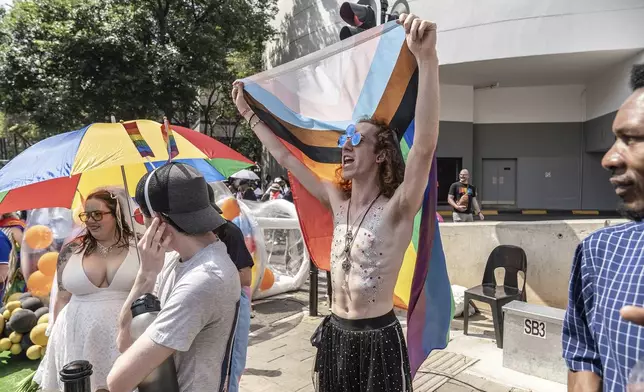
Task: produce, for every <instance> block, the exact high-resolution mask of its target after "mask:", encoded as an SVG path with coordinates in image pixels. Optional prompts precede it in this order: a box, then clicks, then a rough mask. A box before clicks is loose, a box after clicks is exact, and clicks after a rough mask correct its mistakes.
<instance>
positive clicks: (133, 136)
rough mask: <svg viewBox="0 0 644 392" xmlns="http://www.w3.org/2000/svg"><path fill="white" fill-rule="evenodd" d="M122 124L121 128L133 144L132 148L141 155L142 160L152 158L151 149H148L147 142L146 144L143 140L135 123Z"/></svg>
mask: <svg viewBox="0 0 644 392" xmlns="http://www.w3.org/2000/svg"><path fill="white" fill-rule="evenodd" d="M122 124H123V128H125V131H126V132H127V134H128V136H129V137H130V140H132V143H134V147H136V149H137V151H138V152H139V154H141V156H142V157H143V158H146V157H151V158H154V153H153V152H152V149H151V148H150V145H149V144H148V142H146V141H145V139H144V138H143V135H141V131H139V127H138V126H137V125H136V121H132V122H129V123H122Z"/></svg>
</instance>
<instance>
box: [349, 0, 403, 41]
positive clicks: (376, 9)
mask: <svg viewBox="0 0 644 392" xmlns="http://www.w3.org/2000/svg"><path fill="white" fill-rule="evenodd" d="M376 1H378V3H376ZM388 8H389V2H388V1H387V0H358V2H357V3H353V2H349V1H345V2H344V3H342V5H341V6H340V17H341V18H342V20H344V21H345V22H347V23H348V24H349V25H350V26H344V27H343V28H342V29H340V40H344V39H347V38H349V37H351V36H353V35H356V34H359V33H361V32H363V31H365V30H368V29H370V28H372V27H376V26H377V25H379V24H383V23H386V22H389V21H392V20H396V19H398V16H399V15H401V14H403V13H407V14H408V13H409V4H408V3H407V0H396V2H395V3H394V5H393V7H391V12H390V13H387V9H388ZM378 15H379V16H380V17H378Z"/></svg>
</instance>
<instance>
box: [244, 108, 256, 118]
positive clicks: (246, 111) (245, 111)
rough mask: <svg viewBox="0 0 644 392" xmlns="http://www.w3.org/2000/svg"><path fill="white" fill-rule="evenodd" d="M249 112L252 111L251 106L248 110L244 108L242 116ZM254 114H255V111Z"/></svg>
mask: <svg viewBox="0 0 644 392" xmlns="http://www.w3.org/2000/svg"><path fill="white" fill-rule="evenodd" d="M248 112H250V108H246V110H244V111H243V112H241V116H242V117H244V116H246V113H248ZM253 114H255V113H253Z"/></svg>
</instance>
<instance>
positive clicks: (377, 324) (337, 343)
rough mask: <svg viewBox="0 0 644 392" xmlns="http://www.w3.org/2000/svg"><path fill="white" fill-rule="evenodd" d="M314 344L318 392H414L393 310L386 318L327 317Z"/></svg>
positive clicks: (399, 327) (398, 324) (401, 333)
mask: <svg viewBox="0 0 644 392" xmlns="http://www.w3.org/2000/svg"><path fill="white" fill-rule="evenodd" d="M311 342H312V343H313V344H314V345H315V346H316V347H317V348H318V352H317V355H316V359H315V364H314V369H313V384H314V385H315V389H316V391H317V392H411V391H412V381H411V373H410V370H409V356H408V355H407V346H406V344H405V338H404V335H403V331H402V327H401V326H400V323H399V322H398V319H397V318H396V316H395V314H394V312H393V310H392V311H391V312H389V313H387V314H386V315H384V316H380V317H376V318H372V319H361V320H346V319H342V318H340V317H338V316H336V315H331V316H329V317H327V318H326V319H325V320H324V321H323V322H322V324H321V325H320V327H319V328H318V331H316V334H314V335H313V337H312V338H311Z"/></svg>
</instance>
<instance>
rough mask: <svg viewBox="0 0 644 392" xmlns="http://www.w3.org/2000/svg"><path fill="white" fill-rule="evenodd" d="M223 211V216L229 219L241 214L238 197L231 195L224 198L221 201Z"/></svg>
mask: <svg viewBox="0 0 644 392" xmlns="http://www.w3.org/2000/svg"><path fill="white" fill-rule="evenodd" d="M220 207H221V211H222V212H223V214H222V215H223V217H224V218H225V219H228V220H230V221H231V220H233V219H235V218H237V217H238V216H239V214H240V213H241V211H240V210H239V204H237V199H235V198H233V197H230V198H228V199H226V200H224V202H223V203H221V206H220Z"/></svg>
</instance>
